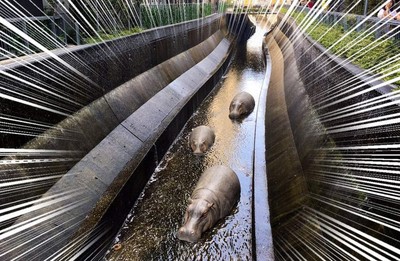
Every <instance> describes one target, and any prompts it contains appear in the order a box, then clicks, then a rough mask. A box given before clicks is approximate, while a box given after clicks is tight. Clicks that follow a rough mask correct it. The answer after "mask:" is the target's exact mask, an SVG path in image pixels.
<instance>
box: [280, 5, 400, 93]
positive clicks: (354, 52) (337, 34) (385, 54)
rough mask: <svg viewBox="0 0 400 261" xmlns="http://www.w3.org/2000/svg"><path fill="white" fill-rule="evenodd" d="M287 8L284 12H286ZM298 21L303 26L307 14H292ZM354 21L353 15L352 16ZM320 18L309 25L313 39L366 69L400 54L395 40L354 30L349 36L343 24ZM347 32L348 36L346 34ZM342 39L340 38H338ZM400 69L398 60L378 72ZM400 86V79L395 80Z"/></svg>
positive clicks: (308, 30) (394, 75) (399, 75)
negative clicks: (328, 22) (323, 20)
mask: <svg viewBox="0 0 400 261" xmlns="http://www.w3.org/2000/svg"><path fill="white" fill-rule="evenodd" d="M286 11H287V10H284V11H283V12H286ZM291 16H292V17H293V18H294V20H295V21H296V23H297V24H298V25H300V26H301V27H303V28H305V27H304V24H302V23H301V22H302V21H303V20H304V19H305V14H304V13H300V12H294V13H292V14H291ZM349 19H350V21H351V17H349ZM317 23H318V21H316V22H314V23H312V24H311V26H309V27H308V28H306V32H307V34H309V35H310V37H311V38H313V39H314V40H316V41H318V42H319V43H321V44H322V45H323V46H324V47H325V48H330V51H331V52H332V53H334V54H336V55H338V56H340V57H342V58H348V59H349V60H350V61H351V62H352V63H354V64H356V65H358V66H359V67H361V68H363V69H370V68H372V67H373V66H375V65H378V64H381V63H382V62H384V61H386V60H387V59H390V58H392V57H394V55H397V54H399V53H400V47H399V45H398V44H397V43H396V42H395V40H394V39H391V38H385V39H379V40H378V39H375V37H374V35H369V36H367V37H365V38H364V37H363V36H362V32H352V33H350V34H348V35H346V33H347V32H346V31H345V30H344V28H343V26H341V25H335V26H332V25H327V24H324V23H320V24H317ZM345 35H346V36H345ZM339 39H341V40H340V41H338V40H339ZM389 68H390V70H391V71H393V70H396V69H399V68H400V61H399V60H397V61H396V62H395V63H392V64H389V65H385V66H382V67H381V68H379V69H377V70H376V71H375V72H376V73H378V74H386V73H388V72H389V71H388V70H389ZM396 77H400V73H396V74H393V75H390V76H388V77H386V78H384V80H391V79H394V78H396ZM394 84H395V85H397V86H399V87H400V82H399V81H397V82H395V83H394Z"/></svg>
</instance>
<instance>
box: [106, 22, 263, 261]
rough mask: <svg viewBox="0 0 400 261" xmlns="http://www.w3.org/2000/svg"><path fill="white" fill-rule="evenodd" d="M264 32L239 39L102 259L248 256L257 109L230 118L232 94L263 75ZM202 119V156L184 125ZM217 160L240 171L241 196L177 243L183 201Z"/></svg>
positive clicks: (256, 84) (253, 88) (254, 86)
mask: <svg viewBox="0 0 400 261" xmlns="http://www.w3.org/2000/svg"><path fill="white" fill-rule="evenodd" d="M264 33H265V30H263V29H261V27H257V30H256V33H255V34H254V35H253V36H252V37H251V38H250V39H249V40H248V41H247V43H246V44H244V45H238V46H237V48H236V51H235V54H234V57H233V59H232V64H231V66H230V67H229V69H228V71H227V73H226V75H225V76H224V77H223V79H222V80H221V82H220V84H219V85H218V86H217V87H216V88H215V90H214V91H213V92H212V93H211V94H210V96H209V97H208V98H207V99H206V100H205V102H203V104H202V105H201V106H200V108H199V109H198V111H197V112H196V113H195V114H194V115H193V116H192V118H191V119H190V120H189V121H188V123H187V125H186V126H185V128H184V129H183V130H182V132H181V134H180V135H179V137H178V138H177V140H176V141H175V143H174V144H173V145H172V146H171V148H170V150H169V151H168V152H167V154H166V156H165V157H164V159H163V160H162V161H161V163H160V165H159V166H158V168H157V170H156V172H155V173H154V174H153V176H152V177H151V179H150V181H149V182H148V184H147V185H146V187H145V189H144V191H143V192H142V194H141V196H140V198H139V199H138V201H137V202H136V204H135V206H134V207H133V209H132V210H131V212H130V214H129V216H128V218H127V220H126V222H125V224H124V226H123V228H122V229H121V231H120V233H119V235H118V236H117V238H116V241H115V242H116V243H119V244H121V245H122V248H121V249H119V250H111V251H110V252H109V253H108V255H107V256H106V259H107V260H210V259H212V260H251V259H252V175H253V166H252V165H253V146H254V122H255V113H254V112H253V113H252V114H250V115H249V116H248V117H247V118H246V119H244V120H243V121H242V122H233V121H231V120H230V119H229V117H228V108H229V103H230V101H231V100H232V98H233V97H234V96H235V94H236V93H238V92H240V91H247V92H249V93H250V94H252V95H253V97H254V98H255V100H256V107H257V98H258V96H259V91H260V89H261V85H262V81H263V78H264V71H265V68H264V62H263V56H262V49H261V44H262V40H263V35H264ZM199 125H208V126H210V127H211V128H212V129H213V130H214V131H215V135H216V141H215V143H214V145H213V147H212V148H211V150H210V151H209V152H208V153H207V154H206V155H205V156H204V157H196V156H194V155H192V153H191V151H190V148H189V146H188V136H189V133H190V130H191V129H192V128H194V127H196V126H199ZM218 164H223V165H226V166H229V167H231V168H232V169H233V170H234V171H235V172H236V174H237V175H238V177H239V180H240V184H241V196H240V200H239V202H238V204H237V205H236V206H235V208H234V210H233V211H232V213H231V215H229V216H227V217H226V218H225V219H222V220H220V221H219V222H218V223H217V225H216V226H215V227H214V228H213V229H211V230H209V231H207V232H206V233H204V234H203V236H202V239H201V240H200V241H199V242H197V243H187V242H183V241H179V240H178V239H177V238H176V237H175V233H176V231H177V230H178V228H179V227H180V225H181V224H182V219H183V215H184V212H185V209H186V207H187V199H188V198H189V196H190V194H191V193H192V191H193V189H194V187H195V185H196V182H197V180H198V179H199V177H200V175H201V174H202V173H203V172H204V170H205V169H207V168H209V167H211V166H214V165H218Z"/></svg>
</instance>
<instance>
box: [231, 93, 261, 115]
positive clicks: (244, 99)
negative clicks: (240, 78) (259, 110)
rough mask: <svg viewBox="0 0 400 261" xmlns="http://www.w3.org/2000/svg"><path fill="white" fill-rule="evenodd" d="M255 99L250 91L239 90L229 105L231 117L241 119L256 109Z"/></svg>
mask: <svg viewBox="0 0 400 261" xmlns="http://www.w3.org/2000/svg"><path fill="white" fill-rule="evenodd" d="M254 105H255V101H254V98H253V96H251V94H249V93H248V92H239V93H238V94H236V95H235V97H233V99H232V101H231V104H230V105H229V118H231V119H240V118H243V117H245V116H247V115H249V114H250V113H251V112H252V111H253V109H254Z"/></svg>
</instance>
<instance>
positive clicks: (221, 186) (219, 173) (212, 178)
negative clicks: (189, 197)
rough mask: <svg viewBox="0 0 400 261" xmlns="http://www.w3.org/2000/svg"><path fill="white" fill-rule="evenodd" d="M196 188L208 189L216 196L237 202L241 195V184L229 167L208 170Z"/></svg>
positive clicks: (221, 166)
mask: <svg viewBox="0 0 400 261" xmlns="http://www.w3.org/2000/svg"><path fill="white" fill-rule="evenodd" d="M196 188H206V189H209V190H211V191H213V192H214V193H215V194H216V195H218V196H221V197H224V198H228V199H232V200H233V201H236V200H237V199H238V198H239V195H240V182H239V179H238V177H237V175H236V173H235V172H234V171H233V170H232V169H231V168H229V167H226V166H223V165H218V166H214V167H211V168H209V169H207V170H206V171H205V172H204V173H203V174H202V175H201V177H200V179H199V182H198V183H197V186H196Z"/></svg>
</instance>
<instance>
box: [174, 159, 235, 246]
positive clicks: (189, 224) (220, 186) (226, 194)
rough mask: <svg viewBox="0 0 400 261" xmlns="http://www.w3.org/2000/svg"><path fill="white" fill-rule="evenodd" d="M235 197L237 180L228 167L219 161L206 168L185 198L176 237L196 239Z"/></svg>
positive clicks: (231, 204) (219, 217) (224, 213)
mask: <svg viewBox="0 0 400 261" xmlns="http://www.w3.org/2000/svg"><path fill="white" fill-rule="evenodd" d="M239 197H240V182H239V179H238V177H237V176H236V174H235V172H234V171H233V170H232V169H230V168H229V167H226V166H222V165H218V166H214V167H211V168H209V169H207V170H206V171H205V172H204V173H203V174H202V175H201V177H200V179H199V181H198V182H197V185H196V187H195V189H194V190H193V193H192V195H191V196H190V198H189V200H188V203H189V206H188V207H187V208H186V212H185V217H184V223H183V225H182V227H181V228H180V229H179V230H178V232H177V234H176V236H177V238H178V239H180V240H184V241H187V242H192V243H194V242H197V241H198V240H199V239H200V238H201V234H202V233H203V232H204V231H206V230H208V229H210V228H212V227H213V226H214V225H215V224H216V223H217V221H218V220H220V219H222V218H224V217H225V216H227V215H228V214H229V213H230V212H231V210H232V208H233V206H234V205H235V203H236V202H237V201H238V200H239Z"/></svg>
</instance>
